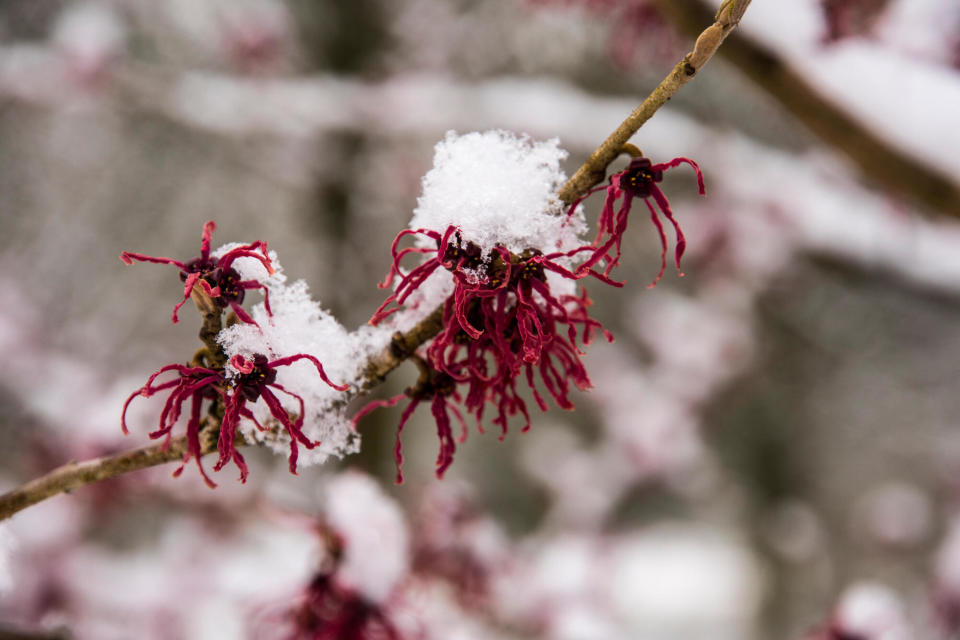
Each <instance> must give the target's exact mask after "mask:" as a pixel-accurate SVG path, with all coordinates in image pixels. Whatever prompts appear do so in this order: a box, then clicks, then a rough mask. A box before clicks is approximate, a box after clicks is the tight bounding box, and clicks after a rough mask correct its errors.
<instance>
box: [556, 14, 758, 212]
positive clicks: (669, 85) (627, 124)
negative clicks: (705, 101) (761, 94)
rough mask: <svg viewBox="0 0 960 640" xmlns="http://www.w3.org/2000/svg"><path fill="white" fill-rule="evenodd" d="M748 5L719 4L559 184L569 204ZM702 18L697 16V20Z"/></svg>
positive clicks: (595, 180)
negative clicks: (683, 50) (689, 45)
mask: <svg viewBox="0 0 960 640" xmlns="http://www.w3.org/2000/svg"><path fill="white" fill-rule="evenodd" d="M748 6H750V0H727V1H726V2H725V3H724V4H723V6H722V7H720V11H718V12H717V15H716V18H715V21H714V23H713V24H712V25H710V26H709V27H707V28H706V29H705V30H704V31H703V32H702V33H700V36H699V37H698V38H697V41H696V43H695V44H694V45H693V51H691V52H690V53H688V54H687V55H685V56H684V57H683V59H682V60H681V61H680V62H678V63H677V65H676V66H675V67H674V68H673V71H671V72H670V74H669V75H668V76H667V77H666V78H664V80H663V82H661V83H660V84H659V85H658V86H657V88H656V89H654V90H653V93H651V94H650V95H649V96H647V99H646V100H644V101H643V102H642V103H640V106H638V107H637V108H636V109H634V110H633V113H631V114H630V115H629V116H627V119H626V120H624V121H623V123H621V124H620V126H619V127H617V128H616V129H615V130H614V132H613V133H611V134H610V135H609V136H608V137H607V139H606V140H604V141H603V143H602V144H601V145H600V146H599V147H597V150H596V151H594V152H593V153H592V154H591V155H590V158H588V159H587V161H586V162H585V163H584V164H583V166H582V167H580V168H579V169H577V172H576V173H575V174H573V177H571V178H570V179H569V180H567V183H566V184H565V185H563V187H561V189H560V192H559V195H560V199H561V200H563V201H564V202H566V203H567V204H570V203H571V202H573V201H574V200H576V199H577V198H579V197H580V196H582V195H584V194H585V193H586V192H587V191H589V190H590V188H591V187H593V186H594V185H596V184H599V183H600V181H602V180H603V178H604V177H605V176H606V172H607V167H608V166H609V165H610V163H611V162H613V161H614V159H615V158H616V157H617V156H618V155H620V151H621V149H623V145H624V144H625V143H626V142H627V141H628V140H629V139H630V138H631V137H632V136H633V134H635V133H636V132H637V131H638V130H639V129H640V127H642V126H643V124H644V123H645V122H646V121H647V120H649V119H650V118H651V116H653V114H654V113H656V112H657V110H658V109H659V108H660V107H662V106H663V105H664V104H666V102H667V100H669V99H670V98H672V97H673V96H674V95H675V94H676V93H677V91H679V90H680V87H682V86H683V85H685V84H687V83H688V82H690V80H691V79H693V76H694V75H696V73H697V71H699V70H700V69H701V68H702V67H703V65H705V64H706V63H707V61H709V60H710V58H712V57H713V54H714V53H716V51H717V49H718V48H719V47H720V44H721V43H722V42H723V41H724V39H725V38H726V37H727V36H728V35H730V33H731V32H732V31H733V30H734V29H735V28H736V26H737V25H738V24H739V23H740V19H741V18H742V17H743V13H744V12H745V11H746V10H747V7H748ZM703 22H704V21H703V20H702V19H701V20H700V22H699V24H703Z"/></svg>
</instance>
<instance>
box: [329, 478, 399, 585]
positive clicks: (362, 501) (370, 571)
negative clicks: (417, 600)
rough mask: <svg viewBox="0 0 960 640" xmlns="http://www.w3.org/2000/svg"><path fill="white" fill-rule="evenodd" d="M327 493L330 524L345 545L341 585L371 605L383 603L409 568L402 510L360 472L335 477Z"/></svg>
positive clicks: (340, 568) (338, 573)
mask: <svg viewBox="0 0 960 640" xmlns="http://www.w3.org/2000/svg"><path fill="white" fill-rule="evenodd" d="M326 493H327V509H326V514H327V520H328V521H329V523H330V525H331V526H332V527H333V528H334V530H335V531H336V532H337V533H338V534H340V535H341V536H342V537H343V540H344V554H343V561H342V563H341V565H340V567H339V568H338V570H337V573H336V580H337V582H339V583H340V585H341V586H343V587H344V588H346V589H350V590H355V591H356V592H357V593H359V594H360V595H362V596H363V597H364V598H366V599H367V600H369V601H370V602H373V603H376V604H381V603H383V602H384V601H385V600H386V599H387V598H388V597H389V596H390V594H391V592H392V591H393V590H394V587H395V586H396V585H397V584H398V582H399V581H400V580H401V579H402V578H403V577H404V575H406V573H407V571H408V569H409V566H410V557H409V544H408V532H407V526H406V523H405V522H404V519H403V514H402V512H401V511H400V507H399V506H398V505H397V504H396V503H395V502H394V501H393V500H391V499H390V498H389V497H388V496H387V495H386V494H384V493H383V491H381V490H380V487H379V486H377V483H376V482H375V481H374V480H373V479H372V478H370V477H369V476H366V475H364V474H362V473H360V472H357V471H347V472H346V473H342V474H340V475H338V476H336V477H335V478H333V479H332V480H331V481H330V482H329V484H328V485H327V492H326Z"/></svg>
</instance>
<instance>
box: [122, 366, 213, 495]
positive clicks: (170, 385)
mask: <svg viewBox="0 0 960 640" xmlns="http://www.w3.org/2000/svg"><path fill="white" fill-rule="evenodd" d="M168 371H176V372H177V374H178V375H177V377H176V378H175V379H173V380H169V381H167V382H162V383H160V384H157V385H154V382H155V381H156V379H157V378H158V377H160V376H161V375H163V374H164V373H166V372H168ZM222 383H223V372H222V371H216V370H214V369H207V368H206V367H191V366H188V365H182V364H170V365H167V366H165V367H163V368H162V369H160V370H159V371H157V372H156V373H154V374H153V375H152V376H150V379H149V380H147V383H146V384H145V385H143V386H142V387H140V388H139V389H137V390H136V391H134V392H133V393H132V394H130V397H129V398H127V401H126V402H124V403H123V414H122V416H121V426H122V428H123V432H124V433H125V434H129V433H130V431H129V429H127V408H128V407H129V406H130V403H131V402H133V399H134V398H136V397H137V396H143V397H144V398H149V397H151V396H153V395H155V394H157V393H160V392H161V391H167V390H168V389H170V390H171V391H170V395H169V396H167V401H166V402H165V403H164V405H163V411H161V412H160V424H159V427H158V428H157V430H156V431H153V432H152V433H151V434H150V437H151V438H152V439H154V440H156V439H158V438H164V446H165V447H167V446H169V445H170V438H171V432H172V430H173V427H174V425H175V424H176V423H177V420H179V418H180V412H181V410H182V408H183V404H184V403H185V402H186V401H187V400H189V401H190V419H189V420H188V422H187V453H186V454H185V455H184V458H183V464H181V465H180V467H179V468H177V470H176V471H174V472H173V475H174V477H177V476H179V475H180V474H181V473H183V468H184V466H186V464H187V463H188V462H189V461H190V458H194V459H195V460H196V461H197V468H199V469H200V474H201V475H202V476H203V480H204V482H206V483H207V486H209V487H210V488H211V489H212V488H214V487H216V486H217V485H216V483H214V482H213V480H211V479H210V476H208V475H207V472H206V471H204V469H203V464H202V463H201V462H200V458H202V457H203V452H202V451H201V448H200V427H201V421H202V419H201V415H200V414H201V409H202V405H203V401H204V400H205V399H213V398H216V397H217V396H223V395H224V392H223V388H222V387H223V384H222Z"/></svg>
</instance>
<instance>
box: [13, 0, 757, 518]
mask: <svg viewBox="0 0 960 640" xmlns="http://www.w3.org/2000/svg"><path fill="white" fill-rule="evenodd" d="M749 5H750V0H726V2H725V3H724V4H723V6H722V7H721V8H720V11H719V12H718V13H717V16H716V19H715V21H714V23H713V24H712V25H711V26H709V27H708V28H707V29H706V30H705V31H703V33H701V34H700V36H699V37H698V38H697V42H696V44H695V46H694V49H693V51H691V52H690V53H688V54H687V55H686V56H684V58H683V60H681V61H680V62H679V63H677V66H676V67H674V69H673V71H671V72H670V75H668V76H667V77H666V79H664V81H663V82H661V83H660V85H659V86H658V87H657V88H656V89H654V91H653V93H651V94H650V96H648V97H647V99H646V100H644V101H643V103H641V104H640V106H639V107H637V108H636V109H635V110H634V111H633V113H631V114H630V116H629V117H628V118H627V119H626V120H625V121H624V122H623V123H622V124H621V125H620V126H619V127H617V129H616V130H615V131H614V132H613V133H612V134H611V135H610V136H609V137H608V138H607V139H606V140H604V142H603V143H602V144H601V145H600V146H599V147H598V148H597V149H596V151H594V152H593V154H592V155H591V156H590V158H589V159H588V160H587V162H585V163H584V164H583V166H581V167H580V168H579V169H578V170H577V172H576V173H575V174H574V175H573V177H571V178H570V180H568V181H567V182H566V184H564V185H563V187H562V188H561V189H560V191H559V193H558V195H559V196H560V198H561V199H562V200H563V201H564V202H567V203H570V202H573V201H574V200H576V199H577V198H578V197H580V196H581V195H583V194H585V193H586V192H587V191H588V190H589V189H590V188H591V187H592V186H593V185H595V184H597V183H598V182H600V181H601V180H603V178H604V176H605V174H606V169H607V166H608V165H609V164H610V163H611V162H612V161H613V160H614V159H615V158H616V157H617V155H619V154H620V152H621V150H622V149H623V146H624V144H626V143H627V141H628V140H629V139H630V137H631V136H632V135H633V134H634V133H636V132H637V130H638V129H639V128H640V127H641V126H642V125H643V123H645V122H646V121H647V120H649V119H650V117H651V116H652V115H653V114H654V113H655V112H656V111H657V110H658V109H659V108H660V107H662V106H663V105H664V104H665V103H666V102H667V100H669V99H670V98H671V97H672V96H673V95H674V94H675V93H676V92H677V91H678V90H679V89H680V87H682V86H683V85H684V84H686V83H687V82H689V81H690V80H691V79H692V78H693V76H694V75H695V74H696V73H697V71H699V70H700V68H701V67H703V65H704V64H706V63H707V61H708V60H710V58H711V57H712V56H713V54H714V53H715V52H716V50H717V48H718V47H719V46H720V44H721V43H722V42H723V40H724V39H725V38H726V37H727V36H728V35H729V34H730V32H731V31H732V30H733V29H734V28H735V27H736V26H737V24H738V23H739V21H740V18H741V17H742V16H743V13H744V11H746V9H747V7H748V6H749ZM703 22H706V21H705V20H704V21H703ZM192 297H193V301H194V303H195V304H196V305H197V308H198V309H199V311H200V313H201V315H202V317H203V322H202V326H201V329H200V336H199V337H200V340H201V341H202V342H203V343H204V345H205V348H204V349H203V350H201V351H203V352H204V357H206V358H207V359H208V362H209V363H210V364H212V365H215V366H220V367H222V366H223V364H224V357H223V353H222V351H221V350H220V348H219V346H218V345H217V342H216V336H217V334H218V333H219V332H220V329H221V328H222V318H221V313H220V310H219V309H217V308H216V307H215V306H214V305H213V303H212V301H210V300H209V298H208V297H207V296H206V295H205V294H203V293H202V291H200V289H199V288H197V289H194V294H193V296H192ZM442 320H443V307H442V306H441V307H438V308H437V309H435V310H434V311H433V312H432V313H431V314H430V315H429V316H427V317H426V318H424V319H423V320H421V321H420V322H419V323H418V324H417V325H416V326H415V327H413V328H412V329H410V330H409V331H407V332H404V333H400V332H398V333H397V334H396V335H394V337H393V340H392V341H391V343H390V345H389V346H388V347H387V348H386V349H384V350H383V351H382V352H381V353H379V354H377V355H376V356H374V357H373V358H371V359H370V362H369V363H368V364H367V367H366V369H365V372H364V377H363V380H362V382H361V383H360V384H359V385H357V388H356V389H355V390H351V391H350V392H348V395H347V400H349V399H350V398H352V397H355V396H357V395H360V394H362V393H364V392H366V391H369V390H370V389H372V388H373V387H375V386H377V385H378V384H380V383H381V382H383V380H384V378H385V377H386V376H387V374H389V373H390V372H391V371H393V370H394V369H396V368H397V367H399V366H400V365H401V364H402V363H403V362H404V360H406V359H407V358H409V357H411V356H412V355H413V354H414V352H415V351H416V350H417V348H418V347H419V346H420V345H422V344H424V343H425V342H426V341H428V340H430V339H431V338H433V337H434V336H436V335H437V334H438V333H440V330H441V329H442ZM214 426H215V425H214ZM215 433H217V429H216V428H206V429H204V430H202V431H201V438H202V442H201V448H202V451H203V454H204V455H206V454H208V453H212V452H213V451H215V450H216V448H217V446H216V439H215V438H214V437H213V434H215ZM237 444H243V443H239V442H238V443H237ZM186 452H187V442H186V438H185V437H180V438H174V439H173V440H171V441H170V443H169V444H168V445H167V446H164V445H152V446H148V447H143V448H140V449H134V450H132V451H126V452H123V453H118V454H116V455H112V456H105V457H102V458H95V459H93V460H86V461H84V462H69V463H67V464H65V465H63V466H61V467H58V468H56V469H54V470H53V471H51V472H49V473H47V474H46V475H43V476H41V477H39V478H36V479H34V480H31V481H30V482H27V483H26V484H24V485H21V486H20V487H17V488H16V489H14V490H12V491H9V492H7V493H5V494H3V495H0V521H2V520H6V519H7V518H9V517H10V516H12V515H14V514H15V513H17V512H18V511H21V510H23V509H26V508H27V507H29V506H31V505H34V504H37V503H38V502H41V501H43V500H46V499H47V498H51V497H53V496H55V495H58V494H61V493H67V492H69V491H72V490H74V489H77V488H79V487H82V486H84V485H87V484H90V483H93V482H98V481H100V480H106V479H108V478H113V477H116V476H119V475H122V474H125V473H130V472H131V471H138V470H140V469H146V468H148V467H154V466H157V465H160V464H164V463H167V462H174V461H177V460H183V457H184V455H185V454H186Z"/></svg>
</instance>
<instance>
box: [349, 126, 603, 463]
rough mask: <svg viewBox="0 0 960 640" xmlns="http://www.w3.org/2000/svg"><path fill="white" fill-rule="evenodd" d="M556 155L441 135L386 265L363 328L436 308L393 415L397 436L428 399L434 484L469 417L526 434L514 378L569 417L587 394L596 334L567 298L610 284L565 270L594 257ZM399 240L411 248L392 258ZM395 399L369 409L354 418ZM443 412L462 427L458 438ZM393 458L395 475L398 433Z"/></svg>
mask: <svg viewBox="0 0 960 640" xmlns="http://www.w3.org/2000/svg"><path fill="white" fill-rule="evenodd" d="M562 157H563V152H562V151H561V150H559V149H558V148H557V147H556V141H550V142H545V143H531V142H530V141H529V140H528V139H526V138H516V137H513V136H512V135H510V134H506V133H504V132H499V131H493V132H487V133H483V134H477V133H474V134H467V135H465V136H460V137H457V136H455V135H453V134H449V135H448V136H447V138H446V140H444V141H443V142H441V143H440V144H438V145H437V151H436V156H435V160H434V165H435V166H434V169H433V170H431V171H430V173H428V174H427V176H426V177H425V178H424V194H423V196H422V197H421V198H420V201H419V206H418V209H417V211H416V213H415V215H414V220H413V223H412V224H411V227H412V228H411V229H408V230H404V231H401V232H400V234H399V235H398V236H397V239H396V240H395V241H394V244H393V247H392V250H391V253H392V256H393V264H392V266H391V268H390V271H389V273H388V275H387V278H386V280H385V282H384V283H383V284H382V285H381V286H382V287H388V286H390V285H391V284H393V283H394V282H395V281H397V280H398V279H399V280H398V281H397V283H396V287H395V289H394V292H393V293H392V294H391V295H390V296H389V297H387V299H386V300H385V301H384V303H383V304H382V305H380V307H379V308H378V309H377V310H376V312H375V313H374V315H373V318H372V319H371V320H370V323H371V324H374V325H376V324H379V323H381V322H383V321H384V320H385V319H387V318H388V317H389V316H391V315H392V314H394V313H395V312H397V311H399V310H400V309H401V308H402V307H405V308H407V309H411V310H413V311H412V312H413V313H414V314H416V313H418V310H429V309H433V308H434V307H435V306H436V305H438V304H440V305H442V309H443V316H442V325H443V329H442V330H441V331H440V333H439V334H438V335H437V337H436V338H434V340H433V342H432V343H431V344H430V345H429V346H428V347H427V348H426V350H425V353H424V354H423V356H422V357H421V358H420V365H421V377H420V380H418V382H417V384H416V385H414V386H413V387H411V388H410V389H408V390H407V391H406V393H405V395H406V396H407V397H409V398H410V403H409V404H408V405H407V407H406V408H405V410H404V412H403V415H402V417H401V429H402V427H403V425H405V424H406V422H407V420H408V419H409V418H410V416H411V415H412V413H413V411H414V410H415V409H416V407H417V406H418V405H419V404H420V403H422V402H425V401H426V400H430V401H431V410H432V413H433V416H434V418H435V420H436V424H437V434H438V436H439V439H440V454H439V456H438V458H437V464H436V473H437V476H438V477H439V476H442V475H443V473H444V472H445V471H446V470H447V468H448V467H449V466H450V463H451V462H452V461H453V455H454V452H455V450H456V443H457V441H458V440H459V441H460V442H462V441H463V440H464V439H465V438H466V435H467V431H468V429H467V427H466V425H465V424H464V421H463V418H462V417H463V415H465V414H470V415H472V416H473V418H474V419H475V420H476V422H477V427H478V429H479V430H480V431H481V432H483V427H482V423H483V418H484V413H485V411H486V409H487V407H488V406H491V407H492V408H493V413H494V417H493V419H492V423H493V424H494V425H497V426H499V427H500V437H501V438H503V437H504V436H505V435H506V433H507V429H508V423H509V421H510V419H511V418H513V417H514V416H516V415H518V414H519V415H521V416H522V418H523V421H524V424H523V427H522V430H523V431H526V430H527V429H529V427H530V416H529V411H528V410H527V406H526V402H525V400H524V399H523V397H522V396H521V394H520V392H519V389H518V386H521V385H518V381H519V380H520V378H521V376H523V378H524V379H525V381H526V385H527V386H528V387H529V388H530V390H531V392H532V394H533V397H534V399H535V401H536V402H537V405H538V406H539V407H540V408H541V410H544V411H546V410H547V408H548V405H547V402H546V400H545V399H544V395H549V396H551V397H552V398H553V399H554V402H555V403H556V404H557V405H558V406H560V407H562V408H565V409H570V408H572V407H573V402H572V401H571V399H570V397H569V393H570V389H571V386H576V387H577V388H580V389H587V388H589V387H590V386H591V383H590V378H589V376H588V375H587V371H586V368H585V367H584V366H583V363H582V362H581V360H580V356H581V355H582V353H581V351H580V349H579V347H578V346H577V342H578V340H579V341H581V342H583V343H584V344H587V343H589V342H590V340H591V338H592V336H593V333H594V332H595V331H596V330H598V329H600V330H602V327H601V326H600V323H599V322H597V321H596V320H595V319H593V318H591V317H590V316H589V314H588V308H589V306H590V304H591V302H590V300H589V298H587V296H586V293H582V294H581V295H576V289H577V286H576V281H578V280H580V279H582V278H585V277H587V276H592V277H594V278H596V279H598V280H600V281H601V282H604V283H606V284H611V285H615V286H619V285H618V283H615V282H614V281H613V280H611V279H610V278H609V277H608V276H607V275H606V274H604V273H601V272H599V271H598V270H595V269H593V268H591V267H590V266H586V267H584V268H578V269H576V271H574V270H573V269H574V260H575V259H576V258H577V257H578V256H581V255H592V254H593V253H595V252H596V251H597V248H596V247H593V246H590V245H583V244H582V243H581V241H580V240H579V239H578V233H579V231H580V229H579V228H577V224H578V222H579V220H573V219H571V218H564V217H563V214H562V209H561V207H560V205H559V204H558V203H557V201H556V196H555V190H556V187H557V185H559V184H560V183H561V182H562V180H563V173H562V171H560V169H559V160H560V159H561V158H562ZM464 176H469V177H470V179H469V180H467V181H465V180H464ZM451 212H453V213H451ZM407 236H413V237H415V238H416V239H417V243H418V244H416V245H415V246H413V247H410V248H405V249H402V250H401V249H398V246H399V242H400V241H401V240H402V239H403V238H405V237H407ZM411 254H417V255H420V256H421V257H422V258H423V260H422V262H421V263H420V264H419V265H418V266H416V267H415V268H413V269H412V270H410V271H409V272H405V271H404V270H403V269H402V267H401V261H402V260H403V259H404V258H406V257H407V256H409V255H411ZM445 271H446V272H448V273H449V280H448V279H447V276H446V274H444V272H445ZM451 281H452V282H451ZM438 284H440V285H443V286H442V287H439V288H438V286H437V285H438ZM451 284H452V287H451V286H449V285H451ZM437 293H439V296H438V295H437ZM603 333H604V335H605V336H606V337H607V339H608V340H612V339H613V338H612V336H611V335H610V334H609V333H607V332H605V331H604V332H603ZM538 378H539V381H538ZM542 389H545V390H546V394H542V392H541V391H542ZM403 397H404V396H403V395H401V396H397V397H394V398H391V399H389V400H380V401H375V402H374V403H371V404H370V405H368V406H367V407H366V408H365V409H364V410H363V411H361V412H360V413H359V414H358V415H357V416H356V418H355V420H356V419H359V418H361V417H362V416H364V415H366V414H367V413H369V411H371V410H373V409H375V408H377V407H380V406H392V405H394V404H396V403H397V402H399V401H400V400H401V399H402V398H403ZM461 409H462V413H461ZM451 414H452V415H453V417H454V418H456V419H457V421H458V422H459V423H460V426H461V433H460V436H459V438H457V439H455V438H454V436H453V433H452V425H451V419H450V416H451ZM395 453H396V459H397V464H398V468H399V466H400V464H401V462H402V459H403V457H402V453H401V450H400V442H399V433H398V441H397V446H396V450H395ZM401 477H402V476H401V475H400V473H399V470H398V480H399V479H400V478H401Z"/></svg>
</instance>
